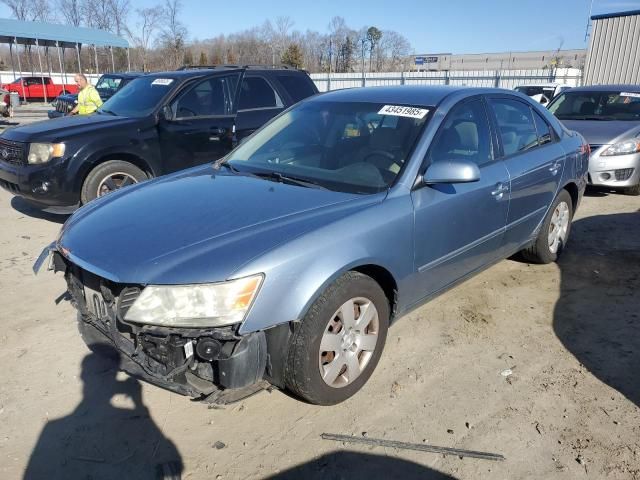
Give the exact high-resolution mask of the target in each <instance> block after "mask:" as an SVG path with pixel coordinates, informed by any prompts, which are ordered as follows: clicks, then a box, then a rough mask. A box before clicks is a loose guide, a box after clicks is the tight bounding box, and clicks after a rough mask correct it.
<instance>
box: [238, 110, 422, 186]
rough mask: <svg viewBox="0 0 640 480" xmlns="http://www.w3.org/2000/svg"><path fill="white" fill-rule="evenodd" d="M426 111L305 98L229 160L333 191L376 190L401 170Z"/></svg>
mask: <svg viewBox="0 0 640 480" xmlns="http://www.w3.org/2000/svg"><path fill="white" fill-rule="evenodd" d="M383 109H384V110H385V114H381V113H380V112H381V111H382V110H383ZM428 112H429V110H428V109H426V108H421V107H411V108H406V107H405V106H396V105H393V106H389V105H385V104H382V103H346V102H318V101H316V102H310V103H303V104H300V105H298V106H297V107H294V108H293V109H291V110H289V111H287V112H285V113H284V114H282V115H280V116H279V117H277V118H276V119H275V120H274V121H272V122H271V123H269V124H267V125H266V126H265V127H264V128H263V129H262V130H260V131H259V132H258V133H256V135H255V136H253V137H252V138H250V139H249V140H248V141H247V142H246V143H243V144H242V145H241V146H240V147H238V148H237V149H236V150H234V151H233V152H231V154H230V155H229V157H228V158H227V162H229V163H230V164H231V165H232V166H233V167H235V168H237V169H239V170H246V171H249V172H252V173H266V174H271V173H275V174H281V175H283V176H288V177H294V178H296V179H299V180H305V181H308V182H312V183H316V184H319V185H321V186H323V187H325V188H329V189H332V190H339V191H346V192H354V193H375V192H379V191H382V190H385V189H386V188H388V187H389V186H390V185H391V184H392V183H393V181H394V180H395V179H396V177H397V176H398V174H399V173H400V170H401V169H402V167H403V165H404V163H405V162H406V161H407V159H408V156H409V154H410V152H411V149H412V147H413V145H414V143H415V142H416V139H417V138H418V136H419V135H420V132H421V131H422V127H423V126H424V124H425V123H426V121H427V118H428V115H427V114H428ZM401 114H402V115H411V116H400V115H401Z"/></svg>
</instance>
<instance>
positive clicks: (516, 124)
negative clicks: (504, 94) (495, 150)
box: [489, 98, 538, 156]
mask: <svg viewBox="0 0 640 480" xmlns="http://www.w3.org/2000/svg"><path fill="white" fill-rule="evenodd" d="M489 102H490V103H491V106H492V108H493V111H494V113H495V115H496V120H497V121H498V129H499V131H500V138H501V139H502V148H503V150H504V154H505V156H508V155H513V154H514V153H518V152H523V151H525V150H529V149H530V148H533V147H536V146H537V145H538V133H537V132H536V127H535V125H534V123H533V117H532V116H531V109H530V108H529V106H528V105H526V104H524V103H522V102H519V101H518V100H509V99H506V98H496V99H491V100H490V101H489Z"/></svg>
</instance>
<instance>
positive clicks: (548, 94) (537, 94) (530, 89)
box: [515, 83, 571, 105]
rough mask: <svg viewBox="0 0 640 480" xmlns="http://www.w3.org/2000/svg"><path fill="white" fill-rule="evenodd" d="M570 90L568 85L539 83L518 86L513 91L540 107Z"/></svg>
mask: <svg viewBox="0 0 640 480" xmlns="http://www.w3.org/2000/svg"><path fill="white" fill-rule="evenodd" d="M570 88H571V87H570V86H569V85H565V84H562V83H540V84H537V85H520V86H518V87H516V88H515V90H516V91H518V92H520V93H524V94H525V95H527V96H528V97H531V98H533V99H534V100H535V101H536V102H538V103H541V104H542V105H546V104H547V103H549V102H550V101H551V100H553V99H554V98H555V97H556V96H558V95H560V94H561V93H562V92H564V91H565V90H568V89H570Z"/></svg>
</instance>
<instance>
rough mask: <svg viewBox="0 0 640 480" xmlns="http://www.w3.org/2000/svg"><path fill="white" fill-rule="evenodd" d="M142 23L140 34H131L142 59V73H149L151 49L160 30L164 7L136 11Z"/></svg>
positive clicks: (139, 24) (139, 26) (139, 23)
mask: <svg viewBox="0 0 640 480" xmlns="http://www.w3.org/2000/svg"><path fill="white" fill-rule="evenodd" d="M136 13H137V14H138V17H139V18H140V21H139V22H138V24H137V27H138V32H139V33H138V34H137V35H136V34H133V33H132V32H130V33H129V36H130V37H131V40H132V42H133V44H134V45H135V46H136V48H137V50H138V51H139V53H140V57H141V59H142V71H143V72H146V71H147V60H148V54H149V48H150V47H151V42H152V40H153V38H154V35H155V33H156V32H157V31H158V29H159V28H160V22H161V21H162V17H163V15H164V11H163V10H162V7H151V8H143V9H141V10H140V9H138V10H136Z"/></svg>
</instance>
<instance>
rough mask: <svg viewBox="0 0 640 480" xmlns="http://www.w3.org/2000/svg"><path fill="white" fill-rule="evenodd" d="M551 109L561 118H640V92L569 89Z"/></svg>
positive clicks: (551, 105)
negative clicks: (578, 90)
mask: <svg viewBox="0 0 640 480" xmlns="http://www.w3.org/2000/svg"><path fill="white" fill-rule="evenodd" d="M549 111H550V112H551V113H553V114H554V115H555V116H556V117H557V118H558V119H560V120H640V93H634V92H621V91H614V92H608V91H601V92H598V91H596V92H584V91H583V92H571V91H569V92H565V93H563V94H561V95H559V96H558V98H557V99H556V100H554V101H553V102H552V103H551V104H550V105H549Z"/></svg>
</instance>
